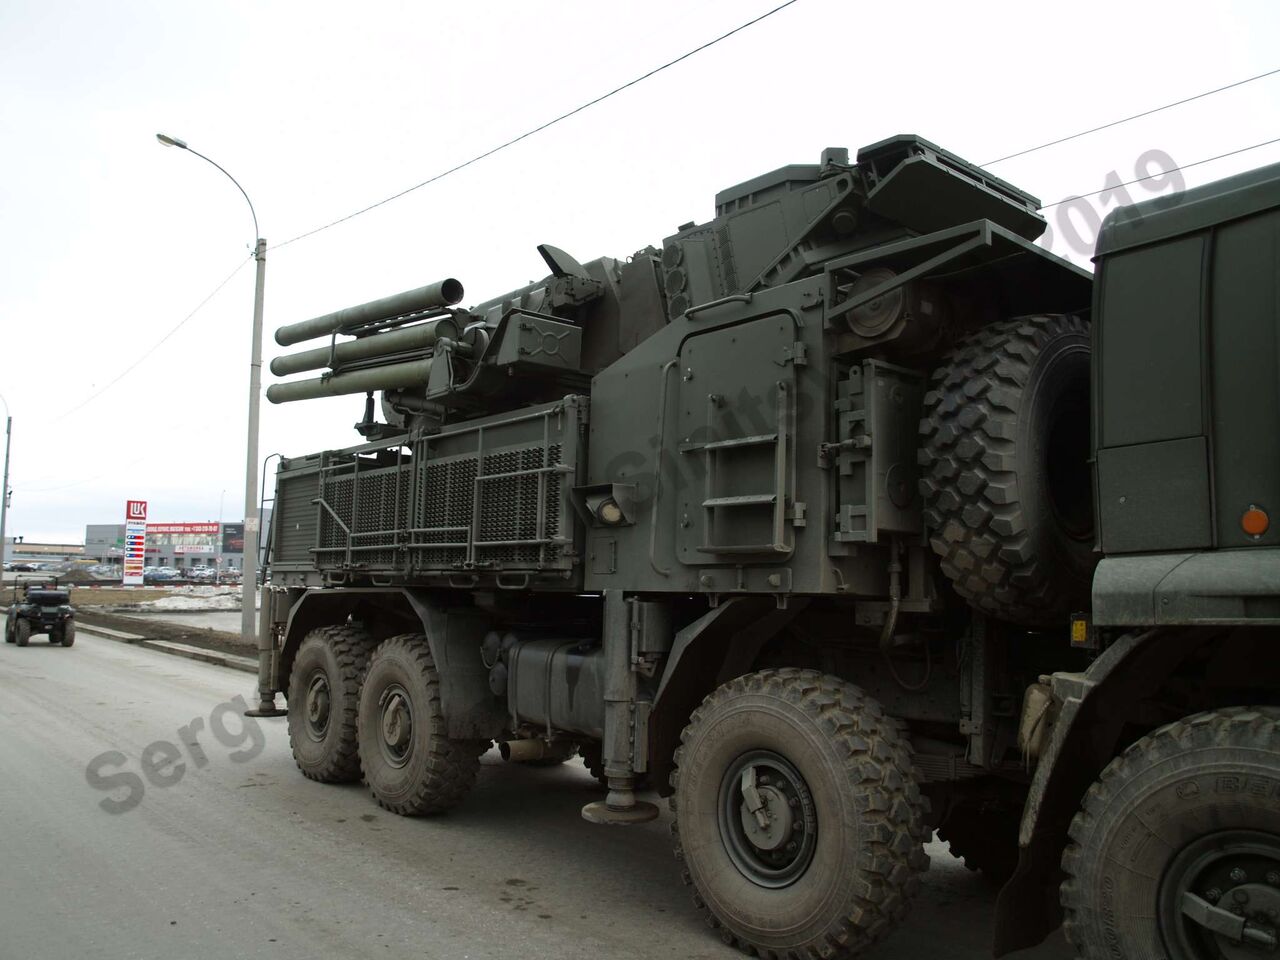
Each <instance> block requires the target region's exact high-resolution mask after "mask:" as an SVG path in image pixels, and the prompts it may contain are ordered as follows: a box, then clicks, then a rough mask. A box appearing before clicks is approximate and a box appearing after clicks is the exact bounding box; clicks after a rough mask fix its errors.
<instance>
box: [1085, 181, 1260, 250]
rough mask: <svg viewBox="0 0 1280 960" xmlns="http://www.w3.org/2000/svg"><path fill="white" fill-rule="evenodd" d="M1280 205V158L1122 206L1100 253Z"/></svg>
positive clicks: (1109, 222)
mask: <svg viewBox="0 0 1280 960" xmlns="http://www.w3.org/2000/svg"><path fill="white" fill-rule="evenodd" d="M1277 207H1280V163H1273V164H1271V165H1270V166H1268V167H1259V168H1258V169H1257V170H1249V171H1248V172H1246V173H1241V174H1237V175H1236V176H1234V177H1225V178H1223V179H1222V180H1215V181H1214V182H1213V183H1206V184H1205V185H1204V186H1200V187H1195V188H1193V189H1191V190H1186V191H1184V192H1182V193H1177V194H1173V195H1172V196H1164V197H1156V198H1155V199H1153V200H1148V201H1146V202H1144V203H1136V204H1134V205H1132V206H1128V207H1120V208H1119V209H1118V210H1113V211H1112V212H1111V213H1110V214H1108V216H1107V219H1106V220H1105V221H1104V222H1103V224H1102V230H1101V232H1100V233H1099V234H1098V243H1097V247H1096V255H1097V258H1099V259H1101V258H1103V257H1109V256H1111V255H1113V254H1116V253H1118V252H1120V251H1121V250H1127V249H1129V248H1131V247H1139V246H1145V245H1147V244H1151V243H1158V242H1160V241H1162V240H1169V239H1172V238H1174V237H1180V236H1184V235H1186V234H1188V233H1194V232H1197V231H1201V230H1206V229H1208V228H1210V227H1213V226H1216V225H1217V224H1221V223H1230V222H1231V221H1232V220H1235V219H1238V218H1240V217H1248V216H1252V215H1253V214H1256V213H1261V212H1263V211H1266V210H1274V209H1276V208H1277Z"/></svg>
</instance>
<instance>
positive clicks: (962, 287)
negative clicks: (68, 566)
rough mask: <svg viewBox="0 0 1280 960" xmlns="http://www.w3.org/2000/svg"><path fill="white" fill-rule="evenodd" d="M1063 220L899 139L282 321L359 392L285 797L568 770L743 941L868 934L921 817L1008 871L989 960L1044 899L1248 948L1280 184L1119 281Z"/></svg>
mask: <svg viewBox="0 0 1280 960" xmlns="http://www.w3.org/2000/svg"><path fill="white" fill-rule="evenodd" d="M1038 207H1039V203H1038V201H1037V200H1036V199H1035V198H1034V197H1032V196H1030V195H1028V194H1026V193H1024V192H1022V191H1020V190H1018V189H1017V188H1015V187H1013V186H1011V185H1010V184H1008V183H1005V182H1003V181H1001V180H999V179H997V178H995V177H993V176H991V175H990V174H988V173H987V172H985V171H984V170H982V169H980V168H978V167H976V166H974V165H972V164H970V163H968V162H966V161H964V160H962V159H961V158H959V157H957V156H955V155H954V154H952V153H949V152H948V151H946V150H943V149H941V148H940V147H937V146H935V145H934V144H931V143H929V142H928V141H925V140H922V139H920V138H918V137H914V136H899V137H894V138H891V139H889V140H884V141H881V142H879V143H876V144H873V145H871V146H868V147H864V148H863V149H862V150H860V151H859V152H858V153H857V155H856V157H855V158H853V159H851V158H850V157H849V155H848V153H847V151H844V150H840V149H829V150H826V151H824V152H823V154H822V156H821V158H820V161H819V162H818V163H816V164H812V165H796V166H790V167H784V168H782V169H781V170H776V171H774V172H772V173H768V174H765V175H763V176H761V177H758V178H756V179H754V180H751V181H748V182H746V183H743V184H739V185H738V186H736V187H732V188H730V189H727V190H725V191H723V192H721V193H720V194H719V195H718V196H717V198H716V216H715V218H714V219H713V220H711V221H710V222H708V223H705V224H696V223H689V224H685V225H684V226H682V227H680V228H679V229H678V230H677V232H676V233H675V234H674V235H672V236H671V237H669V238H667V239H666V240H665V241H664V243H663V245H662V247H661V249H656V248H652V247H650V248H645V249H643V250H641V251H639V252H638V253H636V254H635V255H634V256H632V257H631V258H629V259H627V260H625V261H618V260H613V259H609V258H601V259H596V260H591V261H589V262H587V263H580V262H579V261H577V260H576V259H574V258H573V257H572V256H570V255H569V254H567V253H566V252H564V251H563V250H560V249H557V248H555V247H551V246H547V245H544V246H541V247H539V248H538V252H539V254H540V255H541V257H542V259H543V261H544V262H545V264H546V267H547V269H548V271H549V275H548V276H547V277H546V278H545V279H544V280H542V281H540V282H537V283H533V284H530V285H528V286H526V287H523V288H520V289H518V290H513V291H511V292H509V293H507V294H504V295H502V296H500V297H495V298H493V299H491V300H488V301H485V302H482V303H479V304H477V305H475V306H472V307H469V308H462V307H459V306H458V304H459V303H461V301H462V299H463V290H462V286H461V284H459V283H458V282H457V281H455V280H445V281H441V282H439V283H435V284H431V285H429V286H426V287H422V288H419V289H417V290H411V291H408V292H406V293H403V294H398V295H396V296H393V297H388V298H384V299H382V300H377V301H373V302H371V303H366V304H363V305H361V306H358V307H352V308H348V309H345V310H341V311H338V312H336V313H332V314H328V315H325V316H323V317H317V318H315V319H313V320H308V321H304V322H301V323H296V324H292V325H289V326H286V327H282V328H281V329H280V330H278V331H277V333H276V340H277V342H278V343H279V344H281V345H282V346H292V345H294V344H299V343H304V342H306V341H311V340H315V341H317V344H316V345H313V346H311V347H310V348H308V349H304V350H302V351H300V352H295V353H291V354H287V355H285V356H282V357H279V358H277V359H276V360H275V361H273V363H272V370H273V372H274V373H276V374H277V375H279V376H293V375H298V374H301V375H302V376H301V377H300V378H295V379H293V380H289V381H285V382H280V383H276V384H274V385H273V386H271V387H270V389H269V391H268V397H269V399H271V400H272V401H274V402H289V401H298V400H307V399H311V398H316V397H323V396H342V395H354V396H360V395H364V396H365V400H364V416H363V418H362V419H361V421H360V422H359V423H358V424H357V425H356V428H357V430H358V431H359V432H360V433H361V435H362V437H363V441H364V442H362V443H361V444H359V445H358V446H354V447H347V448H344V449H337V450H330V451H325V452H321V453H315V454H311V455H306V456H298V457H291V458H288V459H286V460H284V461H283V462H282V464H281V467H280V470H279V473H278V476H277V487H276V499H275V509H274V513H273V518H272V528H271V531H270V535H269V538H268V549H269V568H270V578H269V582H268V586H267V591H266V599H265V600H264V604H263V616H262V636H261V646H262V660H261V663H262V669H261V676H260V694H261V697H260V700H261V702H260V705H259V709H260V710H261V711H263V712H269V711H270V710H271V709H272V708H273V706H274V698H275V695H276V693H278V692H282V693H285V694H287V697H288V716H289V721H288V722H289V734H290V739H291V742H292V746H293V752H294V756H295V758H296V760H297V763H298V766H299V767H300V769H301V770H302V772H303V773H304V774H305V775H306V776H308V777H311V778H312V779H315V780H318V781H325V782H338V781H350V780H356V779H360V778H362V777H363V779H364V780H365V781H366V782H367V784H368V787H369V790H370V792H371V793H372V795H373V797H374V798H375V799H376V800H377V802H378V803H380V804H381V805H382V806H384V807H385V808H387V809H389V810H391V811H394V812H396V813H401V814H428V813H437V812H440V811H444V810H447V809H448V808H450V807H451V806H453V805H454V804H456V803H458V802H459V801H460V800H461V799H462V798H463V796H464V795H465V793H466V791H467V789H468V788H469V787H470V786H471V785H472V783H473V781H474V780H475V777H476V773H477V770H478V765H479V757H480V755H481V754H483V753H484V752H485V751H486V750H488V749H490V747H491V746H492V744H493V743H494V742H495V741H496V742H497V743H498V745H499V748H500V750H501V752H502V754H503V755H504V756H505V757H507V758H508V759H511V760H515V761H529V762H556V761H559V760H565V759H568V758H569V757H571V756H573V755H575V754H578V755H581V756H582V757H583V759H584V760H585V762H586V764H587V766H588V767H589V768H590V769H591V771H592V772H593V773H594V774H595V775H596V776H597V778H599V780H600V781H601V783H602V785H603V786H604V788H605V790H606V791H607V792H605V793H604V794H603V795H602V798H601V799H600V800H598V801H596V802H594V803H591V804H589V805H588V806H587V807H586V808H584V810H583V815H584V817H585V818H586V819H587V820H589V821H592V822H594V823H601V824H627V823H635V822H641V821H644V820H647V819H651V818H652V817H654V816H656V814H657V810H656V808H655V807H654V806H653V804H651V803H649V802H648V801H646V800H645V799H643V798H642V797H638V796H637V791H638V790H641V789H642V788H643V787H644V786H645V785H646V784H647V785H648V786H649V787H651V788H653V789H656V790H657V792H658V793H659V794H660V795H663V796H667V797H669V798H670V803H671V809H672V814H673V819H674V833H675V849H676V854H677V857H678V858H679V859H680V861H681V863H682V867H683V875H684V878H685V880H686V882H687V883H689V884H690V885H691V886H692V887H693V892H694V902H695V904H696V906H697V908H698V909H699V910H700V911H702V912H703V913H704V914H705V915H706V917H707V919H708V920H709V921H710V922H711V923H712V924H713V925H715V926H717V927H719V928H720V929H721V931H722V933H723V935H724V937H725V939H726V940H728V941H730V942H733V943H736V944H738V945H739V946H741V947H743V948H745V949H748V950H750V951H753V952H755V953H757V954H759V955H762V956H776V957H788V958H792V957H794V958H810V957H836V956H851V955H854V954H857V953H859V952H861V951H863V950H864V949H866V948H867V947H868V946H870V945H871V944H872V943H874V942H875V941H876V940H878V939H879V938H881V937H882V936H883V935H884V934H885V933H886V932H887V931H889V930H890V929H891V928H892V927H893V925H894V924H895V923H897V922H898V921H899V920H900V919H901V918H902V917H903V916H904V914H905V912H906V910H907V905H908V901H909V900H910V898H911V896H912V894H913V892H914V890H915V889H916V887H917V885H918V882H919V874H920V872H921V871H923V870H924V869H925V868H926V867H927V864H928V860H927V857H926V856H925V853H924V850H923V843H924V842H925V840H926V839H927V838H928V837H929V836H930V835H931V833H932V831H934V830H937V831H938V832H939V834H940V835H941V836H942V837H943V838H944V839H947V840H949V841H950V842H951V848H952V851H953V852H954V853H956V854H957V855H958V856H963V857H964V859H965V861H966V862H967V863H968V865H969V866H971V867H973V868H974V869H979V870H982V871H984V872H986V873H987V874H989V875H990V876H991V877H992V878H994V879H996V880H999V881H1004V880H1008V879H1009V878H1010V877H1012V878H1013V879H1012V881H1011V882H1010V883H1009V884H1008V886H1007V887H1006V892H1005V896H1004V898H1003V899H1002V903H1001V911H1002V920H1001V923H1000V928H999V931H998V936H997V941H998V946H999V947H1000V948H1001V949H1011V948H1013V947H1016V946H1020V945H1024V944H1026V943H1031V942H1034V941H1035V940H1036V939H1038V938H1040V937H1042V936H1043V935H1044V933H1045V932H1046V931H1047V930H1049V929H1051V928H1052V927H1053V926H1055V925H1056V924H1057V923H1058V922H1059V921H1060V919H1061V911H1060V908H1059V907H1058V905H1057V893H1056V889H1057V887H1058V885H1059V882H1060V881H1064V880H1065V883H1064V885H1063V887H1062V890H1063V894H1062V899H1063V903H1064V904H1065V907H1066V917H1067V921H1068V931H1069V934H1070V937H1071V939H1072V941H1073V943H1076V944H1077V946H1078V947H1079V949H1080V950H1081V952H1082V954H1083V955H1085V956H1101V955H1103V953H1104V952H1107V951H1109V952H1107V953H1106V955H1114V956H1127V957H1134V958H1138V957H1154V956H1169V957H1176V958H1178V960H1191V958H1195V960H1200V958H1216V957H1219V956H1230V957H1235V956H1238V955H1239V956H1244V955H1251V954H1248V951H1254V950H1258V949H1271V948H1272V947H1273V946H1274V945H1275V942H1276V921H1275V916H1276V915H1277V910H1273V906H1274V907H1275V908H1280V902H1274V901H1275V900H1276V898H1277V897H1280V820H1278V819H1277V818H1280V812H1277V811H1280V800H1278V799H1277V794H1276V791H1280V759H1278V758H1280V753H1278V752H1277V750H1278V748H1280V739H1276V738H1277V736H1280V735H1278V734H1277V733H1276V732H1275V727H1276V724H1277V723H1280V712H1274V711H1273V710H1272V708H1271V707H1270V706H1269V705H1270V704H1273V703H1275V702H1276V700H1277V692H1278V691H1280V683H1278V682H1277V680H1278V679H1280V678H1278V677H1277V670H1276V663H1277V659H1276V657H1275V656H1274V653H1272V652H1271V650H1270V649H1269V648H1268V646H1267V644H1268V643H1271V642H1274V641H1275V640H1276V629H1275V626H1276V624H1277V623H1280V550H1278V549H1277V547H1276V544H1277V534H1276V532H1275V531H1274V529H1273V528H1272V527H1271V524H1270V519H1269V517H1270V512H1271V511H1272V510H1274V509H1276V508H1277V507H1276V505H1277V504H1278V503H1280V440H1278V439H1277V438H1278V437H1280V419H1278V418H1280V408H1278V406H1277V387H1276V383H1277V377H1276V373H1277V370H1276V367H1277V363H1278V362H1280V361H1278V359H1277V342H1278V341H1277V313H1276V311H1277V306H1276V303H1277V299H1276V298H1277V287H1276V283H1277V281H1276V277H1277V269H1276V268H1277V259H1276V258H1277V256H1278V255H1280V254H1277V250H1280V239H1278V238H1280V227H1277V224H1278V223H1280V212H1277V208H1278V207H1280V169H1276V168H1272V169H1270V170H1267V171H1261V172H1259V173H1257V174H1254V175H1252V176H1251V177H1246V178H1243V179H1241V180H1237V181H1228V182H1225V183H1224V184H1220V185H1215V186H1214V187H1211V188H1202V189H1201V190H1200V191H1193V192H1190V193H1187V194H1185V195H1183V196H1182V197H1180V198H1177V199H1176V200H1173V201H1166V202H1165V205H1164V206H1161V205H1159V204H1157V205H1154V206H1153V205H1151V204H1146V205H1142V206H1139V207H1136V208H1131V209H1128V210H1125V211H1122V212H1121V213H1120V214H1119V215H1118V216H1114V217H1113V218H1111V219H1110V220H1109V221H1108V224H1107V228H1106V230H1105V231H1104V234H1103V237H1102V242H1101V244H1100V248H1099V255H1100V269H1099V274H1098V278H1097V282H1095V280H1094V277H1093V276H1091V275H1090V274H1089V273H1088V272H1086V271H1083V270H1080V269H1078V268H1076V267H1074V266H1072V265H1070V264H1068V263H1066V262H1065V261H1063V260H1061V259H1058V258H1056V257H1054V256H1052V255H1051V254H1049V253H1047V252H1045V251H1044V250H1042V249H1040V248H1039V247H1037V246H1036V245H1035V244H1034V242H1033V241H1034V240H1035V239H1036V237H1038V236H1039V235H1040V233H1041V232H1042V231H1043V229H1044V221H1043V220H1042V219H1041V217H1040V215H1039V213H1038ZM1091 410H1092V415H1091ZM1100 557H1102V558H1105V559H1102V562H1101V564H1099V562H1098V561H1099V558H1100ZM1095 567H1096V570H1095ZM1091 591H1092V596H1091ZM1037 761H1038V763H1037ZM1095 780H1097V781H1098V783H1097V784H1096V785H1094V786H1090V784H1092V783H1093V782H1094V781H1095ZM1028 801H1030V802H1028ZM1077 811H1078V812H1077ZM1073 816H1074V817H1075V819H1074V821H1073ZM1143 831H1146V832H1145V833H1144V832H1143ZM1064 852H1065V860H1063V859H1062V858H1063V856H1064ZM1064 870H1065V873H1064ZM1273 877H1274V879H1275V880H1276V881H1277V882H1276V883H1272V878H1273ZM1138 878H1147V879H1143V880H1142V882H1138ZM1269 910H1272V912H1271V913H1268V911H1269ZM1156 945H1161V946H1156ZM1152 950H1155V952H1154V953H1153V952H1151V951H1152ZM1215 950H1216V951H1219V952H1216V953H1215V952H1214V951H1215ZM1161 951H1163V952H1161ZM1241 951H1244V953H1241Z"/></svg>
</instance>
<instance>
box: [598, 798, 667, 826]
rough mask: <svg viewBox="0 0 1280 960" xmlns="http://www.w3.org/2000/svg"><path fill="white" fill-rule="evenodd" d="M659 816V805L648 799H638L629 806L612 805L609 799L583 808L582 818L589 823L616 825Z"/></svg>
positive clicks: (653, 818)
mask: <svg viewBox="0 0 1280 960" xmlns="http://www.w3.org/2000/svg"><path fill="white" fill-rule="evenodd" d="M657 818H658V805H657V804H656V803H649V802H648V801H647V800H637V801H636V802H635V803H634V804H633V805H631V806H629V807H611V806H609V804H608V802H607V801H604V800H597V801H595V802H594V803H588V804H587V805H586V806H585V807H583V808H582V819H583V820H586V821H587V822H588V823H603V824H607V825H610V826H615V827H625V826H629V825H631V824H633V823H648V822H649V821H650V820H656V819H657Z"/></svg>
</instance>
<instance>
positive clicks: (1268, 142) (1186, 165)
mask: <svg viewBox="0 0 1280 960" xmlns="http://www.w3.org/2000/svg"><path fill="white" fill-rule="evenodd" d="M1273 143H1280V137H1276V138H1275V139H1274V140H1263V141H1262V143H1255V144H1254V145H1253V146H1251V147H1241V148H1240V149H1239V150H1230V151H1228V152H1227V153H1220V154H1218V155H1217V156H1216V157H1205V158H1204V159H1203V160H1196V161H1194V162H1192V163H1184V164H1183V165H1182V166H1180V167H1174V168H1172V169H1170V170H1161V171H1160V172H1159V173H1153V174H1150V175H1149V176H1145V177H1138V179H1136V180H1127V181H1125V182H1124V183H1117V184H1113V185H1111V186H1109V187H1103V188H1102V189H1101V190H1094V191H1093V192H1092V193H1082V194H1080V195H1079V196H1075V197H1066V198H1065V199H1063V200H1059V201H1057V202H1056V203H1046V204H1045V205H1044V206H1043V207H1041V208H1040V209H1041V210H1049V209H1051V208H1053V207H1058V206H1061V205H1062V204H1064V203H1069V202H1071V201H1072V200H1085V199H1088V198H1089V197H1096V196H1097V195H1098V194H1100V193H1110V192H1111V191H1113V190H1119V189H1120V188H1121V187H1131V186H1133V185H1134V184H1135V183H1142V181H1144V180H1154V179H1155V178H1156V177H1167V176H1168V175H1169V174H1171V173H1177V172H1178V171H1179V170H1190V169H1191V168H1192V167H1198V166H1200V165H1201V164H1205V163H1213V161H1215V160H1222V159H1223V158H1225V157H1234V156H1235V155H1236V154H1238V153H1248V152H1249V151H1250V150H1257V149H1258V148H1259V147H1268V146H1270V145H1271V144H1273Z"/></svg>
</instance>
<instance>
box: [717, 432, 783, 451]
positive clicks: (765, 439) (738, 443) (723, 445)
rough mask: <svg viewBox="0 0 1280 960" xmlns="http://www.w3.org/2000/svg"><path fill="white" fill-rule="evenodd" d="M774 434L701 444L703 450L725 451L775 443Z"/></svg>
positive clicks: (776, 436) (776, 440) (775, 436)
mask: <svg viewBox="0 0 1280 960" xmlns="http://www.w3.org/2000/svg"><path fill="white" fill-rule="evenodd" d="M777 442H778V435H777V434H776V433H761V434H757V435H756V436H754V437H734V438H733V439H731V440H712V441H711V442H710V443H704V444H702V449H703V450H725V449H728V448H730V447H752V446H757V445H759V444H762V443H777Z"/></svg>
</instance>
